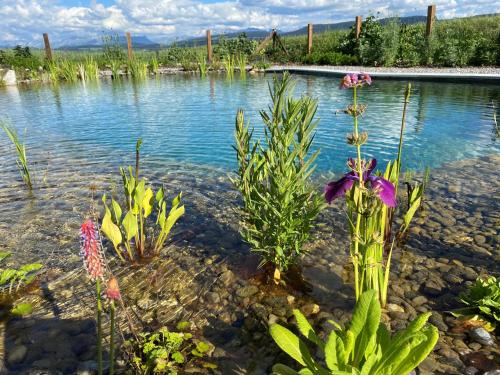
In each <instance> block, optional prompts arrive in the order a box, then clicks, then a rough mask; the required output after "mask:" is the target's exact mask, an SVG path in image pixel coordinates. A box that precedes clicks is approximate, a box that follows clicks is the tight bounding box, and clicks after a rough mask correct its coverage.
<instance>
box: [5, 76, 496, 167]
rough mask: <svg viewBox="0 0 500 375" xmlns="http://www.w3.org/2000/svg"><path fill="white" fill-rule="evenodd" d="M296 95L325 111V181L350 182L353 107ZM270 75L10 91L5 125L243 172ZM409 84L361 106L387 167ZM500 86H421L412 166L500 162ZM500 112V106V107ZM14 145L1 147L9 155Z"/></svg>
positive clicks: (76, 148)
mask: <svg viewBox="0 0 500 375" xmlns="http://www.w3.org/2000/svg"><path fill="white" fill-rule="evenodd" d="M295 78H296V80H297V84H296V89H295V93H296V95H297V96H298V95H302V94H308V95H311V96H312V97H314V98H317V99H318V101H319V106H318V113H317V115H318V118H319V119H320V122H319V125H318V128H317V136H316V139H315V147H317V148H318V147H319V148H321V154H320V156H319V157H318V171H321V172H326V171H333V172H341V171H343V170H344V169H345V159H346V157H347V156H349V155H352V154H353V149H352V148H351V147H350V146H348V145H347V144H346V143H345V137H346V135H347V134H348V133H349V132H350V131H351V121H350V120H351V119H350V118H349V117H348V116H346V115H343V114H337V113H336V111H337V110H339V109H342V108H345V107H346V106H347V105H348V104H349V103H350V102H351V97H350V95H351V91H350V90H339V89H338V83H339V80H338V79H335V78H331V77H315V76H300V75H299V76H295ZM271 79H272V76H270V75H266V76H264V75H260V76H249V77H248V78H247V79H246V80H242V79H239V78H238V77H236V78H235V79H234V80H233V81H228V80H226V79H225V78H224V77H223V76H218V75H215V76H209V77H208V78H206V79H200V78H199V77H197V76H194V75H172V76H162V77H159V78H158V79H150V80H146V81H142V82H134V81H131V80H125V81H102V82H99V83H96V84H86V85H83V84H81V83H79V84H74V85H69V84H68V85H66V84H60V85H57V86H54V85H40V86H28V87H8V88H1V89H0V117H2V118H7V119H8V121H9V122H10V123H11V124H12V125H13V126H14V127H15V128H17V129H18V130H19V131H23V130H24V129H25V130H26V139H27V143H28V148H29V149H32V150H33V149H34V150H37V151H39V152H45V151H47V152H51V153H57V154H59V156H64V155H68V156H71V157H74V158H85V159H94V160H95V161H99V162H107V163H111V164H118V160H119V159H121V158H122V157H124V155H128V156H130V153H133V150H134V144H135V141H136V139H137V138H138V137H141V138H142V139H143V141H144V142H143V149H142V150H143V156H144V157H145V158H147V160H149V161H151V162H158V163H162V162H168V164H172V163H173V164H175V163H179V164H182V163H185V164H189V165H195V166H196V165H200V166H210V167H216V168H221V169H227V170H231V169H234V167H235V161H234V159H235V158H234V152H233V150H232V148H231V145H232V143H233V129H234V117H235V113H236V110H237V109H238V108H243V109H244V110H245V113H246V117H247V119H248V120H250V122H251V124H252V125H254V126H255V127H256V133H255V134H257V135H262V122H261V121H260V116H259V110H261V109H264V108H267V106H268V104H269V100H270V99H269V95H268V88H267V85H268V82H269V81H270V80H271ZM404 88H405V82H383V81H375V82H374V84H373V86H372V87H368V88H364V89H363V90H362V92H361V95H360V96H361V98H360V102H361V103H364V104H366V105H367V106H368V108H367V112H366V114H365V116H364V118H363V119H362V121H361V128H362V129H363V130H366V131H368V133H369V141H368V143H367V144H366V145H365V148H364V149H365V152H366V154H367V155H368V156H370V157H376V158H377V159H379V162H380V161H387V160H389V159H392V158H394V155H395V153H396V150H397V144H398V136H399V126H400V121H401V109H402V99H403V92H404ZM499 99H500V86H499V85H485V86H482V85H479V84H478V85H473V84H453V83H429V82H415V83H413V91H412V97H411V103H410V106H409V113H408V122H407V130H406V135H405V151H404V163H405V165H406V167H409V168H412V169H417V170H421V169H423V168H424V167H426V166H430V167H439V166H440V165H442V164H443V163H445V162H452V161H455V160H460V159H468V158H473V157H479V156H483V155H487V154H491V153H498V152H500V141H499V140H498V139H497V138H496V137H495V133H494V124H493V110H492V107H491V103H492V101H493V102H495V103H496V104H498V102H499ZM497 108H498V105H497ZM7 142H8V141H7V140H6V137H4V136H2V137H0V146H3V147H2V149H3V150H6V149H7V148H5V147H6V146H7Z"/></svg>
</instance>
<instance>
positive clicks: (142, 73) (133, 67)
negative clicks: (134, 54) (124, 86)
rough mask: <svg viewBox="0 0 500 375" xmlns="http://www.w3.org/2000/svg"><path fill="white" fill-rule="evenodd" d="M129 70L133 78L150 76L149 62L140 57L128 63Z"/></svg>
mask: <svg viewBox="0 0 500 375" xmlns="http://www.w3.org/2000/svg"><path fill="white" fill-rule="evenodd" d="M127 68H128V72H129V73H130V75H131V76H132V78H136V79H144V78H146V77H147V76H148V64H146V63H145V62H144V61H140V60H138V59H135V58H134V59H132V60H130V61H129V62H128V64H127Z"/></svg>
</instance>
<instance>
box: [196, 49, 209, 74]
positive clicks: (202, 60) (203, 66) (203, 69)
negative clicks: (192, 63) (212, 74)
mask: <svg viewBox="0 0 500 375" xmlns="http://www.w3.org/2000/svg"><path fill="white" fill-rule="evenodd" d="M196 60H197V62H198V69H199V71H200V75H201V76H202V77H205V76H206V75H207V71H208V65H207V59H206V57H205V55H204V54H203V53H200V54H198V55H196Z"/></svg>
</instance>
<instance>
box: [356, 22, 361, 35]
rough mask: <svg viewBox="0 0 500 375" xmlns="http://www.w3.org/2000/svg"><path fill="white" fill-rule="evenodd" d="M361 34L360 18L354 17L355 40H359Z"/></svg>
mask: <svg viewBox="0 0 500 375" xmlns="http://www.w3.org/2000/svg"><path fill="white" fill-rule="evenodd" d="M360 34H361V16H356V39H359V35H360Z"/></svg>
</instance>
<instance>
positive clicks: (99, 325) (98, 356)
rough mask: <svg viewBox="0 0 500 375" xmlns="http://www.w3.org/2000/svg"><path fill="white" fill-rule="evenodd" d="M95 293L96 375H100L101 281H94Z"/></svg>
mask: <svg viewBox="0 0 500 375" xmlns="http://www.w3.org/2000/svg"><path fill="white" fill-rule="evenodd" d="M96 292H97V374H98V375H102V322H101V320H102V317H101V312H102V302H101V280H100V279H99V278H97V281H96Z"/></svg>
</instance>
